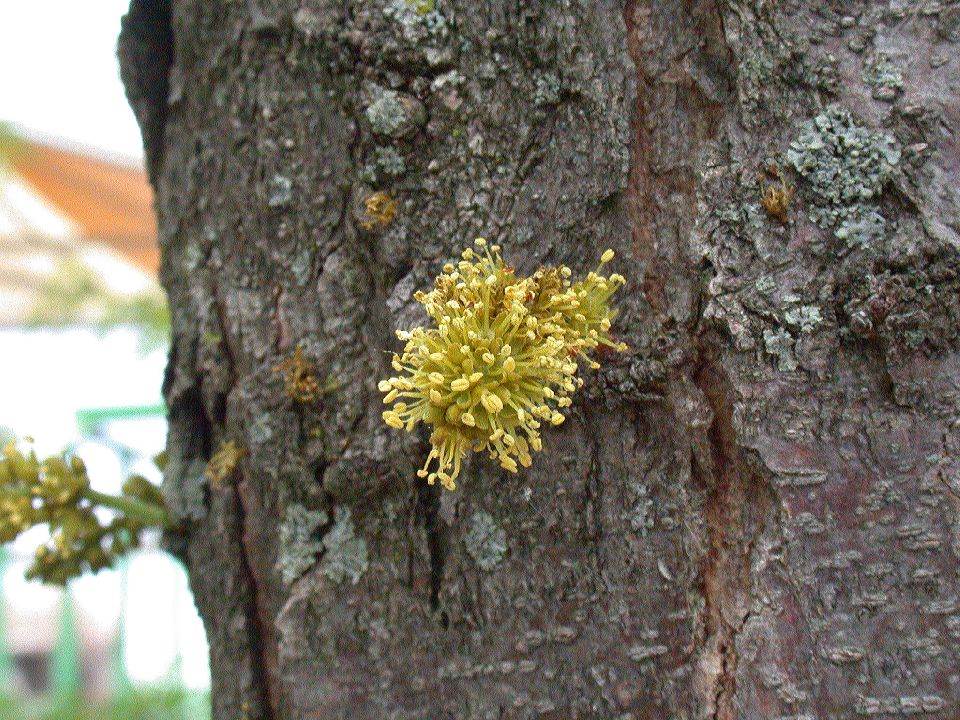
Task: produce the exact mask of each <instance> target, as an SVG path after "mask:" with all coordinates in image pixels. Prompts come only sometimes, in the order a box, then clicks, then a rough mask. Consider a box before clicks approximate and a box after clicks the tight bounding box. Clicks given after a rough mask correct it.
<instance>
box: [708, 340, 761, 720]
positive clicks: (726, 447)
mask: <svg viewBox="0 0 960 720" xmlns="http://www.w3.org/2000/svg"><path fill="white" fill-rule="evenodd" d="M692 380H693V382H694V384H695V386H696V387H697V389H698V390H699V391H700V392H701V393H702V396H703V398H704V400H705V401H706V403H707V405H708V407H709V409H710V412H711V421H710V424H709V426H708V427H707V428H706V430H705V432H704V437H703V438H702V442H703V444H704V446H705V447H704V449H705V450H706V452H702V453H700V454H699V457H698V453H696V452H694V453H692V454H691V464H692V468H691V470H692V475H693V479H694V482H696V483H698V484H700V485H702V487H704V488H705V489H706V492H707V498H706V505H705V510H704V520H705V524H706V532H707V540H708V549H707V556H706V559H705V565H704V568H703V597H704V611H703V636H702V647H701V649H700V652H701V656H700V669H701V672H703V678H702V681H703V687H704V688H705V690H706V691H707V692H708V695H709V698H710V700H711V701H712V706H711V717H712V718H714V720H735V718H736V717H737V712H736V705H735V695H736V689H737V666H738V662H739V654H738V648H737V640H738V635H739V634H740V632H741V631H742V630H743V628H744V627H745V626H746V624H747V621H748V620H749V619H750V615H751V609H752V604H753V584H754V579H753V573H752V565H753V558H754V550H755V548H756V545H757V541H758V539H759V538H760V537H761V536H762V534H763V533H764V532H765V531H766V528H767V519H768V516H769V513H770V511H771V510H772V509H773V508H774V507H776V503H777V499H776V495H775V493H774V491H773V489H772V486H771V485H770V483H769V479H768V478H767V477H765V474H764V472H763V471H762V465H761V464H760V462H759V459H758V458H756V457H753V456H752V454H751V452H750V451H749V450H747V449H745V448H744V447H743V445H742V443H741V442H740V440H739V438H738V436H737V431H736V428H735V424H734V393H735V390H734V388H733V386H732V384H731V383H730V381H729V379H728V378H727V376H726V374H725V371H724V369H723V367H722V365H721V364H720V363H719V361H718V360H717V358H716V350H715V349H713V348H710V347H703V348H701V351H700V358H699V361H698V364H697V366H696V368H695V369H694V372H693V374H692ZM694 442H696V440H694Z"/></svg>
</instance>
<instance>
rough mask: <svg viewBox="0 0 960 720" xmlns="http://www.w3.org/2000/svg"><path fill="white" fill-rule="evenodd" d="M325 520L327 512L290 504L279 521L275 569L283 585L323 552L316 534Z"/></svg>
mask: <svg viewBox="0 0 960 720" xmlns="http://www.w3.org/2000/svg"><path fill="white" fill-rule="evenodd" d="M326 522H327V513H325V512H319V511H316V510H307V509H306V508H305V507H304V506H303V505H299V504H293V505H291V506H290V507H288V508H287V512H286V515H285V516H284V518H283V523H281V525H280V558H279V560H277V569H278V570H279V571H280V577H281V578H283V582H285V583H286V584H287V585H289V584H291V583H293V582H294V581H295V580H296V579H297V578H299V577H300V576H301V575H303V574H304V573H305V572H306V571H307V570H309V569H310V567H311V566H312V565H313V564H314V563H315V562H316V561H317V558H318V557H319V556H320V554H321V553H322V552H323V547H324V543H323V542H321V541H320V539H319V538H318V536H317V534H318V532H319V530H320V528H322V527H323V526H324V525H325V524H326Z"/></svg>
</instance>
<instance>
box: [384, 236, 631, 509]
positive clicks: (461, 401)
mask: <svg viewBox="0 0 960 720" xmlns="http://www.w3.org/2000/svg"><path fill="white" fill-rule="evenodd" d="M476 245H477V250H476V251H474V250H473V249H470V248H468V249H467V250H464V251H463V254H462V260H461V261H460V262H458V263H457V264H456V265H452V264H448V265H446V266H444V268H443V273H442V274H441V275H440V276H438V277H437V279H436V283H435V286H434V289H433V290H432V291H430V292H428V293H423V292H418V293H417V294H416V296H415V297H416V299H417V301H418V302H419V303H420V304H422V305H423V306H424V307H425V308H426V310H427V313H428V314H429V315H430V318H431V319H432V320H433V321H434V322H435V323H436V327H432V328H423V327H416V328H413V329H412V330H410V331H405V330H399V331H397V337H398V338H400V339H401V340H403V341H405V342H406V347H405V348H404V351H403V354H402V355H394V357H393V368H394V369H395V370H396V371H397V372H398V373H399V375H398V376H396V377H391V378H389V379H388V380H383V381H381V382H380V383H379V385H378V387H379V389H380V390H381V392H383V393H385V396H384V402H385V403H387V404H388V405H392V407H391V408H390V409H389V410H386V411H385V412H384V413H383V419H384V421H385V422H386V423H387V424H388V425H390V426H391V427H394V428H397V429H406V430H407V431H408V432H409V431H412V430H413V428H414V427H415V426H416V425H417V423H420V422H423V423H426V424H427V425H429V426H431V427H432V428H433V433H432V435H431V437H430V443H431V445H432V448H431V451H430V455H429V456H428V458H427V461H426V464H425V465H424V467H423V468H422V469H421V470H419V471H418V475H420V477H425V478H426V479H427V482H429V483H430V484H433V483H434V482H436V481H437V480H439V481H440V483H441V484H442V485H443V486H444V487H445V488H447V489H449V490H453V489H454V488H455V487H456V484H455V480H456V478H457V475H458V474H459V473H460V464H461V461H462V459H463V457H464V456H465V455H466V452H467V450H471V449H472V450H474V451H481V450H486V451H488V452H489V453H490V456H491V457H494V458H496V459H498V460H499V461H500V464H501V465H502V466H503V467H504V468H506V469H507V470H509V471H511V472H516V471H517V466H518V464H519V465H523V466H524V467H529V466H530V463H531V458H530V453H531V452H532V451H536V450H540V449H542V442H541V439H540V427H541V424H542V423H543V422H546V423H549V424H551V425H559V424H560V423H562V422H563V421H564V419H565V416H564V414H563V409H564V408H566V407H569V406H570V404H571V400H570V395H571V394H572V393H573V392H574V391H575V390H576V389H577V388H579V387H580V386H582V385H583V380H582V379H581V378H579V377H578V375H577V372H578V369H579V364H578V363H579V362H580V361H581V360H582V361H585V362H587V363H588V364H589V365H590V366H591V367H593V368H596V367H599V365H598V363H597V362H596V361H595V360H592V359H590V358H589V357H588V354H589V353H590V352H591V351H593V350H595V349H597V348H598V347H601V346H604V347H607V348H610V349H612V350H625V349H626V345H624V344H623V343H617V342H614V341H613V340H611V339H610V323H611V322H612V320H613V318H614V316H615V314H616V311H615V310H614V309H613V308H612V307H611V304H610V297H611V296H612V295H613V293H614V292H616V291H617V289H619V288H620V287H621V286H622V285H623V284H624V278H623V276H621V275H616V274H614V275H610V276H609V277H604V276H603V275H600V274H599V271H600V266H602V265H604V264H605V263H607V262H609V261H610V260H612V259H613V251H612V250H607V251H606V252H604V253H603V255H602V257H601V260H600V266H598V267H597V269H596V270H594V271H592V272H590V273H589V274H588V275H587V276H586V278H584V279H583V280H580V281H577V282H573V283H571V281H570V280H569V278H570V276H571V274H572V273H571V271H570V269H569V268H568V267H565V266H559V267H548V268H540V269H539V270H537V271H536V272H535V273H534V274H533V275H532V276H531V277H527V278H523V277H518V276H517V275H516V273H515V272H514V269H513V268H512V267H509V266H508V265H505V264H504V262H503V259H502V258H501V256H500V248H499V246H497V245H493V246H492V247H489V248H488V247H487V243H486V241H485V240H483V239H482V238H481V239H478V240H476ZM434 463H435V464H436V467H435V468H434V467H433V465H434Z"/></svg>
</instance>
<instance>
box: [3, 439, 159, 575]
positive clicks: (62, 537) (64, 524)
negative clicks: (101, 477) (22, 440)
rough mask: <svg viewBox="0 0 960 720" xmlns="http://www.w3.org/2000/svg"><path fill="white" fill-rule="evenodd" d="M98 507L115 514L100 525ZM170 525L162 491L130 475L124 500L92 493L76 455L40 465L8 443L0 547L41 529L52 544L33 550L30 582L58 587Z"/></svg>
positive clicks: (109, 560) (108, 564) (81, 463)
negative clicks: (155, 529)
mask: <svg viewBox="0 0 960 720" xmlns="http://www.w3.org/2000/svg"><path fill="white" fill-rule="evenodd" d="M98 506H103V507H109V508H112V509H114V510H117V511H118V512H117V513H116V514H115V515H114V517H113V518H112V519H110V520H108V521H104V520H102V519H101V518H100V517H99V516H98V514H97V512H96V510H97V508H98ZM168 523H169V516H168V515H167V511H166V507H165V505H164V501H163V498H162V496H161V495H160V491H159V489H158V488H157V487H156V486H154V485H153V484H152V483H150V482H149V481H147V480H146V479H145V478H142V477H139V476H133V477H131V478H130V479H129V480H127V481H126V482H125V483H124V485H123V494H122V495H119V496H113V495H105V494H103V493H99V492H96V491H95V490H93V489H91V487H90V479H89V478H88V477H87V470H86V467H85V466H84V464H83V461H82V460H80V458H78V457H67V456H62V457H50V458H47V459H46V460H39V459H38V458H37V456H36V454H35V453H34V452H33V451H32V450H31V451H29V452H22V451H21V450H20V449H19V448H18V447H17V445H16V443H13V442H11V443H9V444H8V445H7V446H6V447H5V448H4V449H3V451H2V453H0V543H7V542H11V541H12V540H14V539H16V537H17V536H18V535H20V533H22V532H25V531H27V530H29V529H30V528H32V527H33V526H34V525H42V524H45V525H47V526H48V528H49V530H50V539H49V541H48V542H47V543H45V544H43V545H40V547H38V548H37V552H36V555H35V556H34V561H33V564H32V565H31V566H30V567H29V568H28V570H27V577H28V578H40V579H41V580H43V581H44V582H48V583H54V584H58V585H63V584H64V583H66V582H67V580H69V579H70V578H73V577H77V576H78V575H80V574H82V573H83V572H84V571H87V570H89V571H91V572H97V571H98V570H101V569H102V568H105V567H108V566H110V565H111V564H112V563H113V560H114V558H115V557H116V556H118V555H121V554H123V553H124V552H127V551H128V550H130V549H132V548H134V547H136V546H137V545H138V544H139V542H140V535H141V533H142V532H143V530H144V529H145V528H146V527H148V526H166V525H167V524H168Z"/></svg>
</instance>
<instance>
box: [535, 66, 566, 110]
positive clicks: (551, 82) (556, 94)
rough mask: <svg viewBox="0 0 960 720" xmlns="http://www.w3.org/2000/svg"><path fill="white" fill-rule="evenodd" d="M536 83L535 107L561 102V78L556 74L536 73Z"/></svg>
mask: <svg viewBox="0 0 960 720" xmlns="http://www.w3.org/2000/svg"><path fill="white" fill-rule="evenodd" d="M534 82H535V83H536V89H535V90H534V96H533V102H534V104H535V105H537V106H544V105H553V104H555V103H556V102H558V101H559V100H560V87H561V85H560V78H559V77H557V75H556V74H555V73H552V72H538V73H535V74H534Z"/></svg>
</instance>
